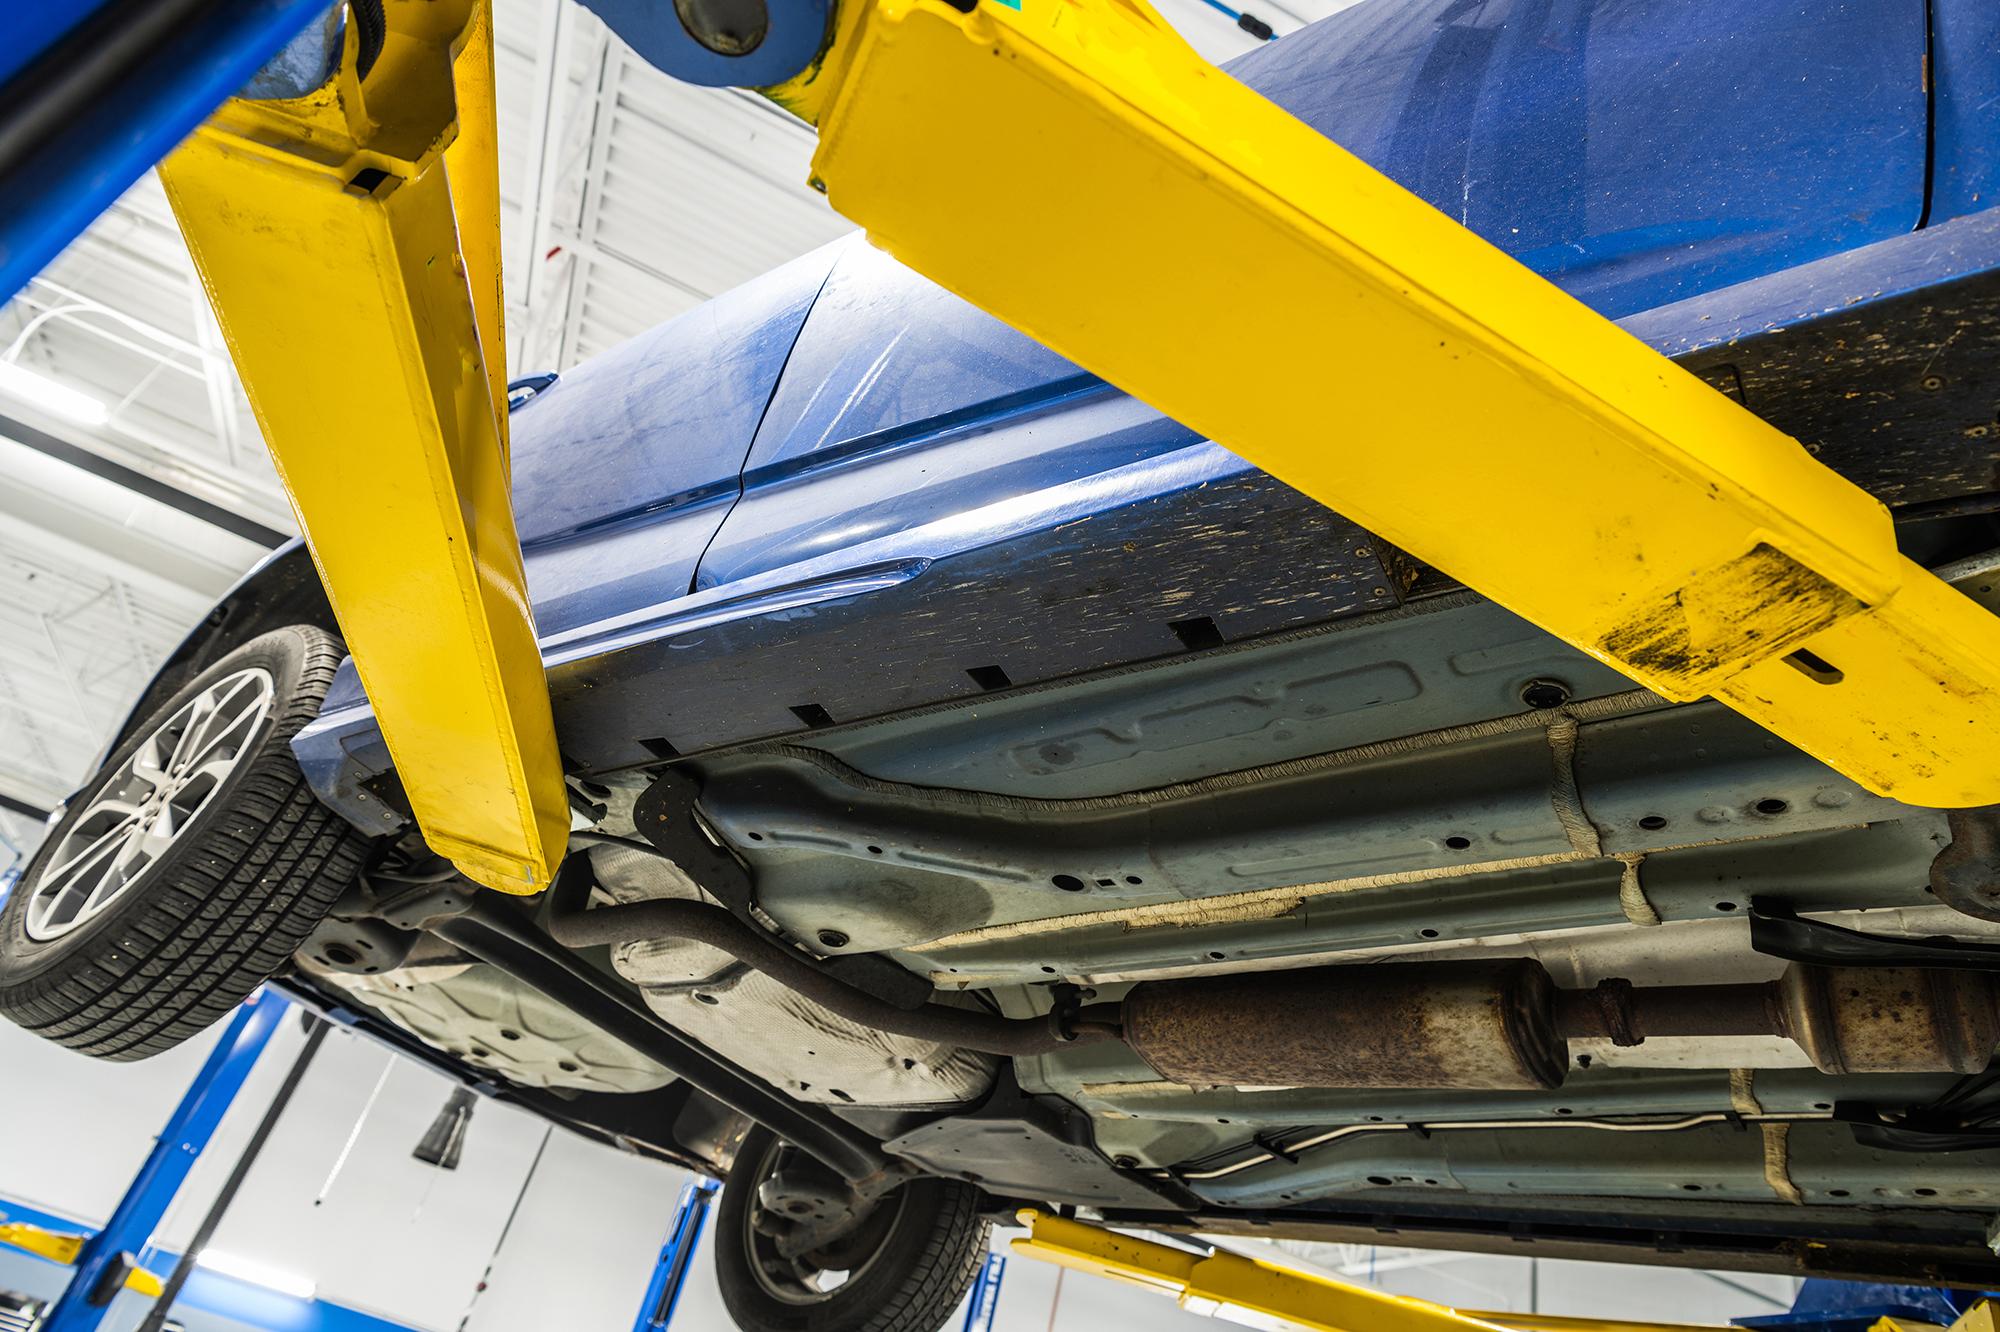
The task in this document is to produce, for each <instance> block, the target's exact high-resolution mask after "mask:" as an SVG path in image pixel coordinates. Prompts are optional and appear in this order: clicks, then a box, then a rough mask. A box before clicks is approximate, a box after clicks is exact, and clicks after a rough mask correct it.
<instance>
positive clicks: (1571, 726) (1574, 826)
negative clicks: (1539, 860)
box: [1531, 712, 1604, 859]
mask: <svg viewBox="0 0 2000 1332" xmlns="http://www.w3.org/2000/svg"><path fill="white" fill-rule="evenodd" d="M1531 715H1533V716H1535V717H1538V718H1546V723H1545V725H1546V729H1547V734H1548V738H1549V758H1550V760H1551V762H1552V766H1553V771H1552V772H1551V774H1550V781H1549V806H1550V807H1551V808H1552V809H1554V810H1555V813H1556V821H1557V822H1558V823H1560V824H1562V829H1563V834H1564V836H1566V837H1568V838H1569V844H1570V847H1571V849H1572V850H1574V851H1575V852H1576V853H1577V854H1578V855H1579V856H1588V857H1590V858H1592V859H1596V858H1597V857H1600V856H1602V855H1603V854H1604V842H1603V840H1602V839H1601V838H1599V837H1598V835H1597V825H1596V824H1594V823H1592V822H1591V821H1590V816H1589V815H1587V814H1585V813H1584V812H1583V797H1582V796H1581V795H1580V794H1579V793H1578V792H1577V788H1576V735H1577V731H1578V729H1579V728H1578V726H1577V720H1576V718H1575V717H1574V716H1571V715H1570V714H1569V713H1567V712H1558V713H1554V714H1545V713H1535V714H1531Z"/></svg>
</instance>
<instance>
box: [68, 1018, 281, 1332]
mask: <svg viewBox="0 0 2000 1332" xmlns="http://www.w3.org/2000/svg"><path fill="white" fill-rule="evenodd" d="M290 1006H291V1005H290V1004H289V1003H288V1002H286V1000H285V999H284V997H283V996H282V995H279V994H278V993H276V992H275V991H272V990H269V989H265V990H261V991H259V992H258V993H257V994H256V995H254V996H253V997H252V998H251V999H250V1000H248V1001H247V1002H246V1003H245V1004H244V1005H243V1006H242V1007H241V1008H239V1009H237V1010H236V1016H235V1017H234V1018H232V1019H230V1023H229V1026H228V1027H227V1028H226V1029H225V1030H224V1031H223V1033H222V1039H221V1040H219V1041H217V1042H216V1044H215V1049H214V1050H212V1051H211V1052H210V1053H209V1056H208V1060H207V1062H206V1063H204V1064H203V1065H202V1066H201V1071H200V1072H199V1073H197V1074H195V1078H194V1082H193V1083H192V1084H191V1085H189V1087H188V1089H187V1093H186V1095H184V1096H182V1097H181V1103H180V1104H179V1105H177V1106H175V1107H174V1113H173V1115H172V1116H171V1117H170V1118H169V1119H168V1120H167V1125H166V1127H165V1128H163V1129H161V1130H160V1136H159V1138H158V1139H157V1140H156V1141H155V1142H154V1143H153V1150H152V1151H151V1152H149V1153H147V1155H146V1161H145V1164H144V1165H142V1166H140V1167H139V1173H138V1174H136V1175H134V1176H133V1177H132V1184H131V1187H129V1188H128V1189H126V1190H125V1196H124V1197H123V1198H121V1199H119V1200H118V1207H117V1209H116V1210H115V1211H113V1212H112V1213H111V1219H110V1220H109V1221H106V1222H105V1223H104V1228H103V1229H102V1230H100V1231H98V1232H97V1234H96V1235H94V1236H92V1237H91V1239H90V1241H89V1242H88V1243H86V1244H85V1245H84V1246H83V1251H82V1252H81V1253H79V1254H78V1255H77V1258H76V1274H75V1275H74V1276H72V1277H71V1278H70V1281H69V1285H68V1286H67V1287H66V1288H65V1289H64V1290H63V1293H62V1298H61V1299H59V1300H57V1301H56V1304H55V1307H54V1308H53V1309H51V1310H49V1314H48V1317H47V1319H46V1320H45V1321H44V1322H43V1323H42V1329H41V1332H91V1330H93V1329H95V1328H96V1327H98V1325H99V1324H101V1323H102V1322H103V1321H104V1316H105V1314H106V1313H108V1312H109V1311H110V1307H111V1299H112V1297H114V1296H115V1295H116V1294H117V1293H118V1290H119V1287H120V1285H121V1283H122V1277H121V1275H120V1274H121V1273H122V1271H123V1269H124V1263H125V1257H124V1256H125V1255H126V1254H128V1253H131V1254H137V1253H138V1252H140V1251H141V1250H142V1249H144V1248H145V1247H146V1245H147V1243H148V1242H149V1241H150V1240H151V1239H152V1237H153V1231H154V1230H155V1229H156V1228H158V1226H159V1224H160V1219H161V1218H162V1217H164V1216H165V1215H166V1214H167V1208H168V1206H169V1205H171V1204H172V1202H173V1200H174V1195H175V1194H177V1193H178V1192H180V1187H181V1184H182V1183H183V1182H184V1181H185V1180H186V1179H187V1177H188V1171H190V1170H191V1169H193V1168H194V1163H195V1158H197V1157H199V1156H200V1155H201V1153H202V1149H203V1148H204V1147H206V1146H208V1140H209V1139H210V1138H212V1137H214V1136H215V1129H216V1126H217V1125H218V1124H220V1123H221V1122H222V1116H223V1115H224V1113H226V1112H227V1111H228V1109H229V1105H230V1102H232V1101H234V1100H235V1099H236V1093H237V1092H238V1091H240V1090H242V1088H243V1080H244V1079H245V1078H247V1077H248V1076H249V1075H250V1069H251V1066H252V1065H254V1064H255V1063H256V1062H257V1056H258V1055H260V1054H262V1053H263V1052H264V1047H265V1046H266V1045H267V1044H269V1043H270V1040H271V1034H272V1033H273V1032H275V1031H276V1030H277V1029H278V1022H279V1020H280V1019H281V1018H283V1017H284V1015H285V1010H286V1009H287V1008H289V1007H290ZM94 1295H101V1296H102V1300H101V1302H93V1299H92V1297H93V1296H94Z"/></svg>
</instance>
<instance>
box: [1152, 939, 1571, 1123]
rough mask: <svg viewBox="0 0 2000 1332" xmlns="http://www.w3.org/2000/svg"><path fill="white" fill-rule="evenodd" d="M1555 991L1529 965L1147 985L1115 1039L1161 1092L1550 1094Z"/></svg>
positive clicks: (1557, 1059)
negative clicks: (1480, 1090)
mask: <svg viewBox="0 0 2000 1332" xmlns="http://www.w3.org/2000/svg"><path fill="white" fill-rule="evenodd" d="M1555 996H1556V987H1555V983H1554V982H1553V981H1551V980H1550V979H1549V973H1548V972H1547V971H1545V970H1543V969H1542V965H1541V963H1539V962H1536V961H1534V960H1532V959H1529V958H1518V959H1513V960H1509V961H1504V962H1484V961H1481V962H1411V963H1393V964H1384V965H1381V966H1369V967H1316V968H1314V969H1312V970H1310V971H1266V972H1257V973H1254V974H1248V975H1240V976H1214V977H1208V978H1204V979H1199V980H1176V981H1148V982H1145V983H1143V984H1140V985H1137V986H1134V987H1133V989H1132V991H1131V993H1129V994H1127V995H1126V996H1125V1039H1126V1041H1127V1042H1128V1043H1130V1045H1131V1046H1132V1048H1133V1049H1134V1050H1135V1051H1137V1052H1138V1054H1139V1055H1140V1057H1141V1058H1143V1059H1144V1060H1145V1061H1146V1062H1147V1063H1148V1064H1151V1065H1152V1066H1153V1068H1154V1069H1155V1070H1156V1071H1158V1072H1159V1074H1160V1075H1161V1076H1162V1077H1165V1078H1167V1079H1169V1080H1171V1081H1174V1082H1180V1083H1186V1084H1189V1085H1192V1086H1235V1087H1492V1088H1501V1089H1519V1090H1523V1091H1527V1090H1534V1089H1538V1088H1548V1087H1556V1086H1559V1085H1561V1083H1562V1080H1563V1072H1564V1069H1565V1068H1566V1066H1567V1065H1568V1063H1569V1047H1568V1045H1567V1043H1566V1042H1565V1041H1564V1040H1563V1037H1562V1034H1561V1033H1560V1032H1559V1031H1558V1030H1557V1028H1556V1025H1555Z"/></svg>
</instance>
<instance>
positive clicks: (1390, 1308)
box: [1010, 1209, 2000, 1332]
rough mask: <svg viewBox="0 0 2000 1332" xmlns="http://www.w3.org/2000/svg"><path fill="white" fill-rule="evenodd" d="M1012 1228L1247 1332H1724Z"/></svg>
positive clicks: (1973, 1309)
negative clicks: (1472, 1306) (1274, 1330)
mask: <svg viewBox="0 0 2000 1332" xmlns="http://www.w3.org/2000/svg"><path fill="white" fill-rule="evenodd" d="M1019 1220H1020V1223H1021V1224H1022V1225H1024V1226H1026V1227H1027V1228H1028V1233H1027V1234H1026V1235H1025V1236H1023V1237H1021V1238H1019V1239H1016V1240H1014V1241H1013V1243H1012V1245H1011V1246H1010V1247H1011V1248H1012V1249H1013V1251H1014V1252H1015V1253H1018V1254H1023V1255H1025V1256H1027V1257H1030V1258H1039V1259H1041V1260H1042V1261H1044V1262H1050V1263H1055V1264H1057V1265H1058V1266H1061V1267H1066V1268H1070V1269H1073V1270H1075V1271H1080V1272H1087V1273H1089V1274H1090V1275H1092V1276H1097V1277H1103V1278H1106V1279H1107V1280H1111V1281H1118V1282H1122V1283H1125V1284H1127V1285H1133V1286H1138V1287H1141V1288H1142V1289H1145V1290H1150V1291H1152V1292H1154V1293H1156V1294H1160V1295H1165V1296H1168V1297H1169V1298H1171V1299H1173V1300H1175V1301H1176V1302H1177V1303H1179V1305H1180V1306H1181V1308H1183V1309H1186V1310H1188V1311H1189V1312H1190V1313H1198V1314H1204V1315H1206V1316H1208V1317H1210V1318H1216V1319H1219V1320H1221V1321H1224V1322H1230V1323H1247V1324H1249V1325H1250V1326H1252V1327H1278V1328H1297V1329H1302V1330H1303V1332H1733V1329H1730V1328H1710V1327H1698V1326H1695V1325H1691V1324H1686V1323H1645V1322H1627V1321H1624V1320H1617V1319H1598V1318H1566V1317H1556V1316H1550V1315H1546V1314H1539V1313H1483V1312H1474V1311H1469V1310H1459V1309H1450V1308H1447V1307H1445V1306H1444V1305H1441V1304H1433V1303H1431V1302H1430V1301H1429V1300H1419V1299H1413V1298H1411V1297H1409V1296H1406V1295H1390V1294H1387V1293H1385V1292H1383V1291H1379V1290H1374V1289H1372V1288H1370V1287H1367V1286H1361V1285H1355V1284H1353V1283H1350V1282H1346V1281H1336V1280H1334V1279H1333V1278H1331V1277H1324V1276H1319V1275H1316V1274H1314V1273H1311V1272H1304V1271H1300V1270H1298V1269H1296V1268H1291V1267H1284V1266H1281V1265H1279V1264H1277V1263H1271V1262H1265V1261H1263V1260H1261V1259H1256V1258H1250V1257H1246V1256H1244V1255H1242V1254H1238V1253H1231V1252H1229V1251H1228V1250H1226V1249H1212V1250H1210V1251H1208V1252H1207V1253H1200V1252H1196V1251H1194V1250H1192V1249H1187V1248H1178V1247H1175V1246H1174V1245H1170V1244H1161V1243H1158V1242H1156V1241H1154V1240H1147V1239H1140V1238H1138V1237H1136V1236H1133V1235H1122V1234H1119V1233H1118V1232H1116V1231H1112V1230H1106V1229H1104V1228H1103V1227H1102V1226H1094V1225H1090V1224H1089V1223H1087V1222H1083V1221H1078V1220H1074V1219H1071V1218H1066V1217H1061V1216H1054V1215H1050V1214H1048V1213H1045V1212H1038V1211H1035V1210H1033V1209H1027V1210H1024V1211H1022V1212H1021V1213H1020V1214H1019ZM1811 1284H1812V1283H1808V1285H1811ZM1819 1284H1821V1285H1830V1286H1835V1287H1838V1288H1844V1292H1845V1293H1846V1294H1847V1297H1848V1304H1849V1307H1853V1306H1854V1305H1855V1304H1856V1303H1865V1302H1866V1299H1867V1297H1868V1296H1869V1295H1870V1294H1871V1293H1873V1292H1882V1291H1885V1290H1886V1289H1889V1288H1884V1287H1880V1286H1868V1285H1863V1284H1860V1283H1853V1282H1822V1283H1819ZM1857 1296H1858V1297H1860V1299H1859V1300H1857V1299H1856V1298H1855V1297H1857ZM1936 1303H1937V1305H1938V1307H1939V1308H1949V1307H1950V1306H1949V1305H1947V1304H1946V1302H1945V1301H1943V1300H1939V1301H1937V1302H1936ZM1750 1325H1754V1326H1758V1327H1761V1328H1771V1327H1776V1326H1781V1325H1782V1326H1784V1327H1787V1328H1789V1329H1792V1332H1807V1329H1818V1332H1834V1329H1836V1328H1838V1327H1843V1326H1845V1325H1846V1320H1843V1319H1841V1318H1839V1317H1838V1316H1837V1315H1834V1314H1832V1313H1815V1314H1808V1315H1801V1316H1799V1317H1797V1318H1789V1317H1778V1318H1759V1319H1753V1320H1750ZM1858 1326H1859V1327H1864V1328H1866V1329H1867V1332H2000V1329H1996V1326H1995V1305H1994V1303H1993V1301H1992V1300H1990V1299H1987V1298H1984V1297H1980V1298H1978V1299H1975V1300H1973V1301H1972V1302H1971V1303H1970V1304H1969V1305H1968V1306H1967V1307H1966V1308H1965V1310H1964V1312H1962V1313H1959V1314H1958V1315H1957V1317H1956V1318H1955V1319H1953V1320H1952V1321H1951V1322H1949V1323H1936V1322H1932V1321H1929V1319H1928V1317H1927V1316H1926V1317H1921V1318H1919V1317H1910V1316H1907V1315H1905V1314H1902V1313H1900V1312H1899V1313H1897V1314H1894V1315H1882V1316H1876V1317H1871V1318H1869V1319H1868V1320H1867V1321H1866V1322H1863V1323H1860V1324H1858Z"/></svg>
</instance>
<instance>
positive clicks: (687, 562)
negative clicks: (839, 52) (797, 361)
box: [510, 247, 833, 642]
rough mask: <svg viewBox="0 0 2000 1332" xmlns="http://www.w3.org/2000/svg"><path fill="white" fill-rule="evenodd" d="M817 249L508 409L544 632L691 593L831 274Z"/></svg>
mask: <svg viewBox="0 0 2000 1332" xmlns="http://www.w3.org/2000/svg"><path fill="white" fill-rule="evenodd" d="M832 259H833V254H832V250H831V248H829V247H823V248H821V249H820V250H817V251H814V252H813V253H811V254H808V255H806V256H804V257H803V258H801V259H797V260H794V261H793V262H791V263H789V264H786V265H784V266H783V267H781V268H778V269H776V270H774V271H772V272H770V273H767V274H765V275H764V276H763V277H760V278H757V279H756V280H754V281H752V282H749V283H746V284H745V285H743V286H741V287H738V288H736V289H735V290H734V291H731V292H728V293H726V294H724V295H722V296H719V297H717V298H716V299H714V300H712V301H709V302H708V303H707V304H705V305H702V306H699V307H697V308H695V309H693V310H690V311H688V312H687V313H686V314H684V315H682V316H680V317H679V318H677V319H674V320H672V321H671V322H669V323H666V324H662V325H661V326H660V327H658V328H656V329H653V330H651V331H649V332H646V333H642V334H640V335H639V336H638V337H636V338H633V339H632V340H631V341H630V342H627V343H625V344H623V345H622V346H619V347H616V348H614V349H612V350H611V351H609V352H607V353H605V354H604V355H602V356H599V357H597V358H595V359H594V360H591V361H589V362H587V363H586V364H584V365H581V366H579V367H577V368H576V369H575V370H573V371H571V372H569V373H568V374H565V375H563V376H562V377H561V378H560V379H558V380H557V381H556V382H555V383H554V384H552V385H550V386H549V387H548V388H546V389H544V390H543V391H542V392H540V393H538V394H536V395H535V396H534V397H533V398H531V399H530V400H529V401H528V402H526V403H525V404H524V405H522V407H521V408H520V409H519V410H518V411H516V412H515V413H514V415H513V417H512V419H511V431H510V433H511V434H512V437H513V451H512V459H513V475H514V512H515V515H516V519H515V520H516V522H517V524H518V525H519V528H520V533H521V551H522V555H523V558H524V559H525V561H526V565H527V573H528V591H529V595H530V596H531V597H532V598H533V600H534V605H535V626H536V630H537V632H538V633H539V634H540V635H541V636H542V638H543V640H544V641H545V642H546V641H547V640H549V639H550V638H552V637H557V636H561V635H564V634H567V633H570V632H573V631H576V630H578V629H581V628H584V627H586V626H589V625H592V624H595V623H598V622H600V621H602V620H605V619H607V618H610V617H613V616H616V615H619V614H623V613H627V612H629V611H631V610H633V609H634V608H635V607H643V606H650V605H656V604H660V603H664V602H669V601H672V600H674V599H675V598H678V597H682V596H685V595H686V594H687V592H688V590H689V587H690V586H691V584H692V582H693V580H694V574H695V567H696V564H697V562H698V561H699V560H700V558H701V553H702V551H703V549H704V548H705V547H706V546H707V545H708V542H709V540H710V538H712V537H713V536H714V535H715V533H716V531H717V530H718V529H719V528H720V527H721V526H722V521H723V519H724V518H725V517H726V516H727V515H728V513H729V509H730V506H731V505H732V504H734V503H735V502H736V498H737V495H738V492H739V489H740V478H741V474H742V470H743V464H744V460H745V457H746V456H747V454H748V453H749V449H750V444H751V440H752V438H753V437H754V436H755V434H756V431H757V423H758V421H759V420H761V419H762V417H763V415H764V409H765V407H766V406H767V405H768V404H769V402H770V400H771V393H772V390H773V389H774V388H775V387H776V386H777V383H778V375H779V372H780V370H782V369H783V367H784V364H785V358H786V357H787V356H789V355H790V354H791V350H792V343H793V341H794V340H795V339H796V338H797V337H798V334H799V329H800V328H801V326H802V325H803V324H804V322H805V318H806V312H807V311H808V310H809V309H811V307H812V303H813V297H814V296H815V295H816V294H817V293H818V291H819V288H820V284H821V283H822V282H823V281H824V280H825V277H826V272H827V266H828V265H829V264H830V263H831V262H832Z"/></svg>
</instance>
